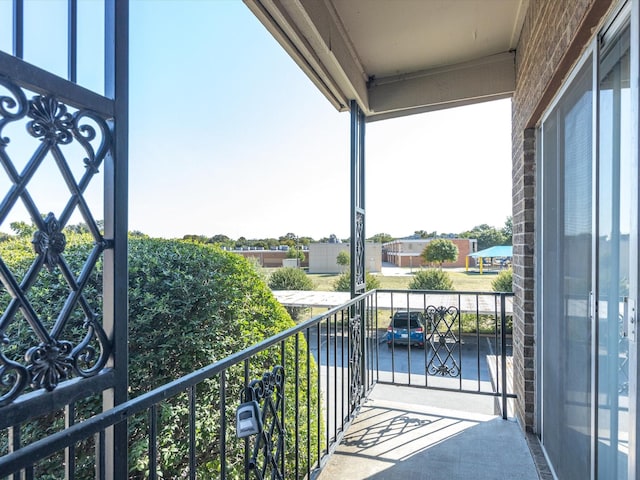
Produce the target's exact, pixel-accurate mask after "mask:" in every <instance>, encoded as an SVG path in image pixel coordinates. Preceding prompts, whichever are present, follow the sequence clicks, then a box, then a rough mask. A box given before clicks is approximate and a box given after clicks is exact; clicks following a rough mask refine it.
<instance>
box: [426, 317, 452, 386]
mask: <svg viewBox="0 0 640 480" xmlns="http://www.w3.org/2000/svg"><path fill="white" fill-rule="evenodd" d="M425 317H426V318H427V322H428V331H429V334H428V336H429V345H430V346H431V352H430V353H429V358H428V360H427V373H428V374H429V375H439V376H442V377H457V376H459V375H460V364H459V363H458V358H456V354H458V353H459V348H460V339H459V338H458V337H457V336H456V332H455V331H454V328H455V327H456V325H457V322H458V321H459V319H460V311H459V310H458V309H457V308H456V307H434V306H432V305H430V306H428V307H427V308H426V310H425Z"/></svg>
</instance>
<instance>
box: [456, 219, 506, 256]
mask: <svg viewBox="0 0 640 480" xmlns="http://www.w3.org/2000/svg"><path fill="white" fill-rule="evenodd" d="M460 237H462V238H475V239H476V240H478V250H484V249H485V248H489V247H493V246H495V245H507V241H508V238H507V237H506V236H505V234H504V233H503V232H502V231H501V230H497V229H495V228H494V227H491V226H489V225H487V224H486V223H483V224H482V225H476V226H475V227H473V228H472V229H471V230H468V231H466V232H462V233H461V234H460Z"/></svg>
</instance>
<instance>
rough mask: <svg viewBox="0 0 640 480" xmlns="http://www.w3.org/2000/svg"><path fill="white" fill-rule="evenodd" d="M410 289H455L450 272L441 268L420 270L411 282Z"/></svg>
mask: <svg viewBox="0 0 640 480" xmlns="http://www.w3.org/2000/svg"><path fill="white" fill-rule="evenodd" d="M409 289H410V290H453V282H452V281H451V277H450V276H449V274H448V273H447V272H446V271H444V270H442V269H439V268H427V269H425V270H418V271H417V272H416V274H415V275H414V277H413V280H411V282H409Z"/></svg>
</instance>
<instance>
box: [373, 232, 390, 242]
mask: <svg viewBox="0 0 640 480" xmlns="http://www.w3.org/2000/svg"><path fill="white" fill-rule="evenodd" d="M369 240H370V241H372V242H374V243H389V242H393V240H395V239H394V238H393V237H392V236H391V235H389V234H388V233H376V234H375V235H374V236H373V237H371V238H369Z"/></svg>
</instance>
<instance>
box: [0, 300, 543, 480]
mask: <svg viewBox="0 0 640 480" xmlns="http://www.w3.org/2000/svg"><path fill="white" fill-rule="evenodd" d="M511 300H512V296H511V295H510V294H495V293H481V292H455V293H454V292H426V291H425V292H422V291H391V290H378V291H370V292H368V293H366V294H364V295H361V296H359V297H356V298H354V299H352V300H350V301H349V302H347V303H345V304H343V305H340V306H338V307H336V308H333V309H331V310H329V311H327V312H326V313H324V314H323V315H320V316H316V317H314V318H312V319H310V320H307V321H305V322H303V323H301V324H299V325H297V326H295V327H293V328H291V329H289V330H287V331H284V332H281V333H280V334H278V335H275V336H273V337H271V338H268V339H266V340H264V341H262V342H260V343H258V344H256V345H254V346H252V347H251V348H248V349H246V350H243V351H241V352H238V353H236V354H233V355H231V356H229V357H227V358H225V359H223V360H220V361H218V362H216V363H214V364H211V365H209V366H207V367H205V368H202V369H200V370H198V371H195V372H193V373H191V374H189V375H187V376H185V377H182V378H180V379H177V380H175V381H173V382H171V383H169V384H167V385H164V386H161V387H159V388H157V389H155V390H153V391H151V392H148V393H146V394H143V395H141V396H139V397H136V398H134V399H132V400H130V401H128V402H126V403H124V404H121V405H119V406H117V407H115V408H112V409H110V410H107V411H105V412H103V413H99V414H97V415H95V416H92V417H91V418H88V419H87V420H85V421H83V422H79V423H76V424H70V425H67V428H66V429H64V430H62V431H59V432H57V433H54V434H52V435H50V436H49V437H46V438H43V439H41V440H38V441H35V442H34V443H31V444H28V445H23V444H21V443H20V431H21V426H20V425H13V426H11V427H10V428H9V430H8V431H9V434H8V437H7V441H8V442H9V444H10V453H8V454H7V455H5V456H4V457H2V458H0V477H1V478H6V476H7V475H10V474H14V476H15V475H17V477H16V478H23V477H21V475H22V476H24V477H26V478H39V474H40V473H41V472H42V471H44V470H45V469H51V468H53V470H54V471H56V472H57V474H58V475H60V476H62V475H64V476H66V478H72V479H73V478H113V477H112V475H111V474H110V472H109V470H108V466H107V462H106V460H105V459H106V458H107V457H108V455H110V452H111V450H110V449H111V448H113V445H112V444H110V438H112V437H111V435H112V432H113V431H114V427H115V428H117V426H119V425H127V424H128V427H129V435H128V439H129V449H130V450H131V449H135V450H136V460H135V462H133V461H132V460H131V456H130V461H129V466H128V471H129V476H130V478H143V477H144V478H146V477H148V478H151V479H154V478H175V477H176V476H180V477H184V478H221V479H226V478H318V477H319V478H322V479H329V478H350V479H352V478H403V477H406V476H407V475H410V478H414V477H415V475H417V474H418V473H420V472H426V471H429V472H431V473H429V478H449V479H451V478H469V477H468V475H471V473H469V472H473V475H472V476H473V477H474V478H523V479H526V478H537V473H536V468H535V466H534V462H533V460H532V457H531V454H530V453H529V448H528V447H527V442H526V437H525V435H524V434H523V433H522V430H521V429H520V427H519V426H518V425H517V423H516V422H514V421H513V420H510V419H509V418H510V416H511V414H510V413H509V412H513V407H512V405H510V404H511V403H512V400H513V398H514V397H515V395H514V394H513V391H512V388H511V385H512V381H511V377H512V375H513V371H512V368H511V367H510V365H511V364H510V358H511V357H510V355H511V340H510V338H511V335H510V333H509V330H510V327H509V325H510V317H511ZM397 312H401V313H403V312H404V317H402V315H400V317H401V318H405V319H408V318H409V317H411V318H413V314H414V313H416V314H417V315H418V317H419V318H420V322H421V325H420V328H419V330H420V331H419V335H420V341H418V342H417V343H416V344H415V345H414V344H413V342H407V341H404V340H407V339H408V338H409V335H411V336H412V338H413V335H414V332H411V333H409V332H407V333H403V329H402V328H401V327H402V325H398V322H397V321H396V320H394V324H393V328H396V329H397V330H398V331H393V328H391V327H390V328H389V329H388V326H389V317H390V316H393V315H394V314H395V313H397ZM406 312H410V314H409V315H407V314H406ZM407 327H411V325H407ZM202 399H206V401H205V402H202V401H201V400H202ZM21 401H22V400H21ZM28 401H29V400H28V399H27V400H25V402H28ZM26 406H28V405H26V404H25V407H26ZM240 406H242V407H240ZM74 407H75V405H74V404H73V403H70V404H69V405H68V406H67V410H71V411H72V410H73V409H74ZM169 412H172V413H173V414H176V412H178V414H179V415H180V418H181V419H182V421H183V425H182V426H183V428H182V429H180V430H179V431H172V432H171V438H170V441H169V442H168V440H167V432H166V429H164V425H163V422H165V421H166V418H167V415H168V414H169ZM212 418H213V419H214V420H215V422H214V423H215V428H214V430H215V431H209V432H205V431H204V426H203V425H205V423H202V420H203V419H212ZM252 419H254V420H255V422H254V423H253V424H252V423H251V420H252ZM116 448H117V447H116ZM52 464H53V465H54V466H53V467H52ZM56 469H57V470H56ZM434 472H438V473H437V474H436V473H434ZM479 472H482V474H484V475H485V477H482V476H479V475H480V473H479ZM499 472H501V473H500V475H498V473H499ZM510 472H511V473H510Z"/></svg>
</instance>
